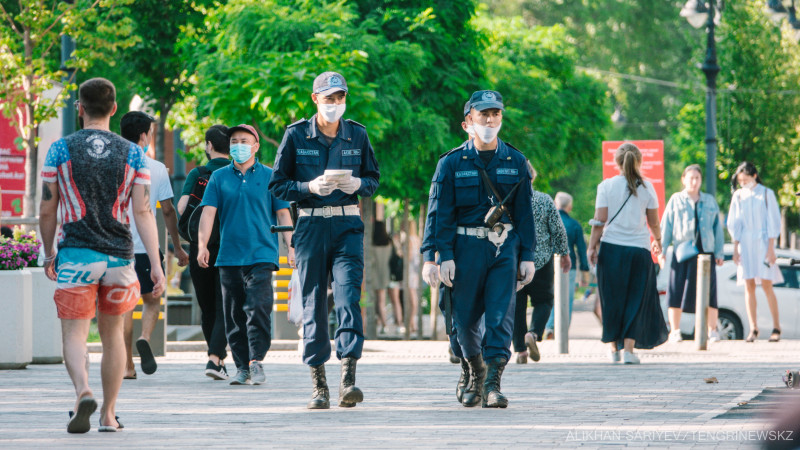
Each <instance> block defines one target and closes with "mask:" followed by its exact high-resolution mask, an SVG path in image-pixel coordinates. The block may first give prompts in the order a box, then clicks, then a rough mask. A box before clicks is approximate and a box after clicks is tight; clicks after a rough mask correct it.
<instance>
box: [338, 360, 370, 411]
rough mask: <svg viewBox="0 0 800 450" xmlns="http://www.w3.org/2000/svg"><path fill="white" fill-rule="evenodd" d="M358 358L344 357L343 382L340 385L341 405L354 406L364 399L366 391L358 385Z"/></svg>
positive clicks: (344, 406) (342, 406)
mask: <svg viewBox="0 0 800 450" xmlns="http://www.w3.org/2000/svg"><path fill="white" fill-rule="evenodd" d="M356 361H357V360H356V359H355V358H344V359H342V382H341V384H340V385H339V407H341V408H352V407H354V406H356V403H361V402H363V401H364V393H363V392H361V389H359V388H357V387H356Z"/></svg>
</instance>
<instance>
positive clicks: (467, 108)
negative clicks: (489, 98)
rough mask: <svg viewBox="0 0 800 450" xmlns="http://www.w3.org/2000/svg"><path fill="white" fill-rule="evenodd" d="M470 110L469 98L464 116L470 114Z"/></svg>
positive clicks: (465, 104)
mask: <svg viewBox="0 0 800 450" xmlns="http://www.w3.org/2000/svg"><path fill="white" fill-rule="evenodd" d="M469 110H470V106H469V100H467V103H464V117H467V116H468V115H469Z"/></svg>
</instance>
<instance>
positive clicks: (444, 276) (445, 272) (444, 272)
mask: <svg viewBox="0 0 800 450" xmlns="http://www.w3.org/2000/svg"><path fill="white" fill-rule="evenodd" d="M455 276H456V262H455V261H453V260H452V259H451V260H449V261H443V262H442V265H441V266H439V278H440V279H441V280H442V283H444V284H445V285H446V286H447V287H453V279H454V278H455Z"/></svg>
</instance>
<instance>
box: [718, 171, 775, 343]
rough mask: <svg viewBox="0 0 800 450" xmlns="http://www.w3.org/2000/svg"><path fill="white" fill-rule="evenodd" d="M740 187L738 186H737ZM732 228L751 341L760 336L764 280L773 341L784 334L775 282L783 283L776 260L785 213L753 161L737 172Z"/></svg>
mask: <svg viewBox="0 0 800 450" xmlns="http://www.w3.org/2000/svg"><path fill="white" fill-rule="evenodd" d="M737 187H738V189H736V188H737ZM733 189H736V190H735V191H734V193H733V197H732V198H731V208H730V211H729V212H728V231H729V232H730V234H731V239H733V261H734V262H735V263H736V264H737V265H738V266H739V267H738V270H737V276H738V283H739V284H744V286H745V294H744V298H745V302H746V303H747V320H748V322H750V334H749V335H748V336H747V342H753V341H754V340H756V339H757V338H758V323H757V321H756V285H758V284H760V285H761V288H762V289H763V290H764V295H765V296H766V297H767V305H769V310H770V313H772V324H773V325H772V334H771V335H770V337H769V340H770V342H777V341H779V340H780V338H781V322H780V317H779V315H778V300H777V299H776V298H775V291H774V290H773V289H772V286H773V284H775V283H783V276H782V275H781V271H780V268H778V265H777V264H775V260H776V256H775V240H776V239H777V238H778V237H779V236H780V234H781V213H780V208H779V206H778V199H777V198H775V192H773V191H772V189H769V188H767V187H765V186H764V185H763V184H761V178H759V176H758V171H757V170H756V166H755V165H753V163H749V162H743V163H742V164H741V165H739V167H738V168H737V169H736V172H735V173H734V175H733Z"/></svg>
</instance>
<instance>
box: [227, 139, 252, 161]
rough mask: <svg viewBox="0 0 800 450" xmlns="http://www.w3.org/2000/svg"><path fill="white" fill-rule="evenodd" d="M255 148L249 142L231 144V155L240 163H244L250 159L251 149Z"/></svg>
mask: <svg viewBox="0 0 800 450" xmlns="http://www.w3.org/2000/svg"><path fill="white" fill-rule="evenodd" d="M252 148H253V146H251V145H247V144H231V157H232V158H233V160H234V161H236V162H237V163H239V164H244V163H246V162H247V160H249V159H250V150H251V149H252Z"/></svg>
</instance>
